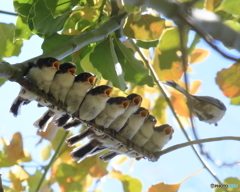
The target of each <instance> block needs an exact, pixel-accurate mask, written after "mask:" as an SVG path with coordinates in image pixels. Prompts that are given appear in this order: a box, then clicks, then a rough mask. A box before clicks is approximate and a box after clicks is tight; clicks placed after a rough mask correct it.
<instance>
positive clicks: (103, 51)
mask: <svg viewBox="0 0 240 192" xmlns="http://www.w3.org/2000/svg"><path fill="white" fill-rule="evenodd" d="M90 61H91V62H92V64H93V66H94V67H95V68H97V70H98V71H99V72H100V73H101V74H102V76H103V78H104V79H106V80H109V81H111V82H112V83H113V86H115V87H117V88H119V89H121V90H122V91H124V90H125V89H126V88H127V87H126V84H125V80H124V72H123V70H122V67H121V65H120V63H119V62H118V59H117V55H116V53H115V50H114V46H113V42H112V39H111V37H109V38H107V39H105V40H104V41H102V42H101V43H99V44H98V45H96V46H95V48H94V50H93V52H92V53H91V54H90Z"/></svg>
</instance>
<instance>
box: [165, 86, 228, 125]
mask: <svg viewBox="0 0 240 192" xmlns="http://www.w3.org/2000/svg"><path fill="white" fill-rule="evenodd" d="M164 84H166V85H168V86H170V87H173V88H174V89H176V90H178V91H179V92H181V93H182V94H184V95H185V96H186V97H187V98H189V99H191V101H189V100H188V101H187V105H188V108H189V109H191V108H192V113H193V114H194V115H195V116H197V117H198V119H199V120H200V121H203V122H206V123H209V124H215V126H217V125H218V124H217V122H218V121H220V120H221V119H222V118H223V116H224V115H225V112H226V110H227V108H226V106H225V105H224V104H223V102H222V101H220V100H219V99H216V98H214V97H210V96H196V95H191V94H188V93H187V91H186V90H185V89H183V88H182V87H181V86H179V85H178V84H177V83H175V82H174V81H166V82H164ZM188 95H189V97H188Z"/></svg>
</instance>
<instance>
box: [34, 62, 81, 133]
mask: <svg viewBox="0 0 240 192" xmlns="http://www.w3.org/2000/svg"><path fill="white" fill-rule="evenodd" d="M75 72H76V65H75V64H74V63H70V62H68V63H63V64H61V65H60V67H59V71H58V72H57V73H56V75H55V77H54V79H53V81H52V84H51V86H50V90H49V94H50V95H52V96H53V97H54V99H55V100H56V101H58V102H62V103H64V101H65V98H66V96H67V93H68V91H69V90H70V88H71V86H72V84H73V81H74V79H75ZM62 113H63V110H60V109H58V108H57V107H56V106H52V107H51V108H50V109H48V110H47V112H45V113H44V114H43V116H42V117H40V118H39V119H38V120H37V121H35V123H34V125H35V126H36V127H38V128H39V131H45V128H46V127H47V125H48V123H49V122H50V120H52V118H53V116H54V115H55V114H62Z"/></svg>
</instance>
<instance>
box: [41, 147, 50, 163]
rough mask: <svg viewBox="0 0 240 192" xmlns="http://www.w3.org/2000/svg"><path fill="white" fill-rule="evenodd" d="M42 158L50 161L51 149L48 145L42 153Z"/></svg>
mask: <svg viewBox="0 0 240 192" xmlns="http://www.w3.org/2000/svg"><path fill="white" fill-rule="evenodd" d="M41 157H42V160H43V161H46V160H48V159H49V158H50V157H51V147H50V146H49V145H48V146H46V147H45V148H44V149H43V150H42V151H41Z"/></svg>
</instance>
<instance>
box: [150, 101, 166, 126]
mask: <svg viewBox="0 0 240 192" xmlns="http://www.w3.org/2000/svg"><path fill="white" fill-rule="evenodd" d="M166 107H167V102H166V101H165V98H164V97H163V96H160V97H158V98H157V99H156V100H155V101H154V103H153V109H152V114H153V116H154V117H155V118H157V120H158V122H157V125H162V124H165V123H166V114H165V109H166Z"/></svg>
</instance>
